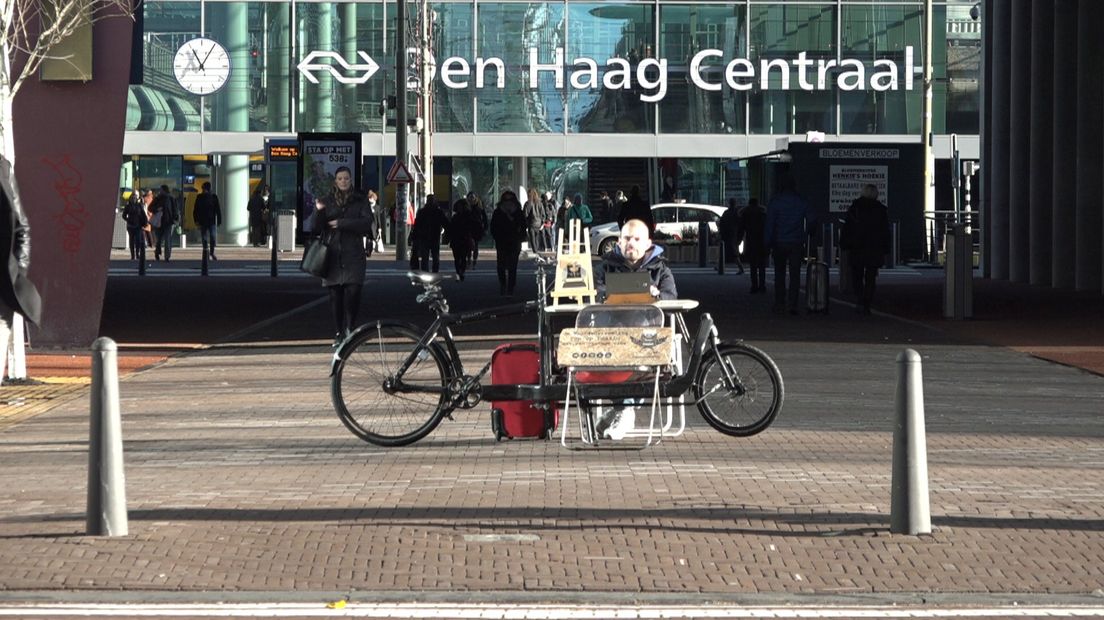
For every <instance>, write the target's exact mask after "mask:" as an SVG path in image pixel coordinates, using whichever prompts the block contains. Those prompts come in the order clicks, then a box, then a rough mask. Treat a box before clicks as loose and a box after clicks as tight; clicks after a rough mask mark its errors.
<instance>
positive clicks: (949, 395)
mask: <svg viewBox="0 0 1104 620" xmlns="http://www.w3.org/2000/svg"><path fill="white" fill-rule="evenodd" d="M764 346H766V347H767V348H768V350H771V352H772V353H773V354H774V355H775V356H776V357H777V359H778V361H779V364H780V365H781V366H782V367H783V368H784V369H785V371H786V373H787V376H788V377H790V378H791V379H790V382H789V384H788V392H789V396H788V402H787V408H786V411H785V412H784V414H783V416H782V417H781V418H780V419H779V420H778V422H777V423H776V425H775V426H774V427H772V428H771V429H769V430H768V431H767V432H765V433H763V434H762V435H759V436H757V437H755V438H750V439H731V438H726V437H722V436H720V435H718V434H716V433H713V432H712V431H708V430H707V429H705V428H701V424H700V423H699V424H697V425H695V426H694V427H693V428H692V429H691V430H690V431H688V434H687V436H686V437H683V438H680V439H677V440H672V441H668V442H665V443H663V444H661V445H660V446H658V447H655V448H653V449H650V450H647V451H644V452H636V453H625V452H615V453H610V452H605V453H581V454H580V453H574V452H567V451H564V450H562V449H561V448H560V447H559V446H558V444H555V443H549V442H509V443H495V442H494V441H493V440H491V439H490V434H489V428H488V420H487V416H486V415H484V413H485V412H479V413H477V412H465V413H462V414H459V415H458V416H457V417H458V420H457V421H455V422H448V421H446V422H445V424H444V426H443V427H442V428H441V429H439V430H438V431H437V432H436V433H435V434H434V435H432V436H431V437H430V438H429V439H427V440H426V441H424V442H422V443H420V444H417V445H415V446H411V447H408V448H402V449H381V448H375V447H372V446H369V445H367V444H363V443H361V442H359V441H358V440H356V439H355V438H353V437H352V436H351V435H349V434H348V433H347V432H346V431H345V430H344V429H343V427H342V426H341V425H340V423H339V422H338V421H337V419H336V417H335V416H334V414H333V413H332V411H331V410H330V408H329V404H328V402H327V390H326V387H327V382H326V377H325V371H324V368H325V363H326V360H327V358H328V353H329V352H328V350H326V349H324V348H322V347H297V348H291V349H287V350H280V349H272V348H264V349H251V348H249V347H230V348H225V349H223V348H220V349H216V350H213V351H208V352H204V353H191V354H187V355H183V356H178V357H174V358H171V359H169V360H168V361H166V362H165V363H164V364H162V365H161V366H159V367H158V368H157V369H156V370H153V371H149V372H143V373H138V374H135V375H133V376H131V377H129V378H127V379H126V380H125V381H123V386H122V391H123V402H122V407H123V411H124V419H125V422H124V435H125V437H126V439H127V445H126V450H127V493H128V500H129V510H130V521H131V523H130V532H131V533H130V536H127V537H123V538H106V537H84V536H81V535H80V533H81V531H82V530H83V519H84V515H83V506H84V477H85V473H84V472H85V467H86V458H87V457H86V454H85V450H84V446H83V442H84V439H85V436H86V432H87V430H86V423H85V422H84V420H85V419H86V416H87V405H86V404H84V403H79V404H78V403H71V404H68V405H66V406H65V407H59V408H57V409H55V410H54V411H51V412H49V413H48V414H45V415H41V416H38V417H35V418H33V419H30V420H28V421H25V422H23V423H22V424H20V425H18V426H16V427H14V428H11V429H8V430H7V431H5V432H4V433H3V435H0V448H2V450H0V472H2V473H0V479H2V482H3V487H4V488H5V489H9V491H8V492H7V493H6V494H5V496H4V497H3V499H2V500H0V584H2V585H3V588H5V589H9V590H28V589H48V590H49V589H66V590H68V589H81V590H84V589H92V590H117V589H126V590H146V589H152V590H185V591H198V590H230V591H242V590H300V591H322V590H326V591H333V590H340V591H350V592H354V593H360V595H361V596H364V595H365V593H367V592H374V591H441V592H446V591H448V592H455V591H486V590H495V591H515V592H548V593H553V592H556V591H560V590H577V589H578V590H583V591H593V592H631V593H657V592H667V593H687V594H689V593H693V594H700V593H714V594H717V595H722V594H734V593H775V594H778V593H795V594H796V593H808V594H820V595H829V594H840V593H909V592H934V593H941V592H942V593H1006V594H1017V593H1034V594H1042V593H1051V594H1060V593H1078V594H1085V593H1091V592H1093V591H1094V590H1099V589H1100V588H1101V587H1102V585H1104V584H1102V579H1104V578H1102V575H1101V569H1100V567H1101V566H1104V535H1102V531H1104V476H1101V475H1100V474H1101V470H1102V469H1104V424H1102V421H1101V418H1100V415H1099V405H1098V403H1099V402H1100V400H1101V398H1102V397H1104V382H1102V381H1101V380H1100V378H1098V377H1095V376H1093V375H1089V374H1086V373H1083V372H1080V371H1077V370H1073V369H1069V368H1065V367H1061V366H1055V365H1052V364H1047V363H1045V362H1042V361H1039V360H1035V359H1032V358H1030V357H1026V356H1023V355H1020V354H1017V353H1015V352H1009V351H1002V350H993V349H991V348H987V347H945V348H934V347H933V348H931V349H929V351H928V352H927V353H926V355H927V359H926V364H927V365H928V366H929V367H930V368H931V370H930V371H928V373H927V374H926V384H925V389H926V391H927V393H928V396H929V398H928V402H927V411H928V422H929V425H928V440H929V443H928V455H929V457H928V458H929V467H930V471H931V495H932V513H933V523H934V526H935V530H936V531H935V532H934V533H933V535H931V536H925V537H911V536H901V535H891V534H889V533H888V503H889V484H890V467H889V459H890V450H891V433H892V421H891V405H890V403H891V399H892V390H893V387H892V382H891V381H885V380H884V378H883V377H878V376H877V374H884V373H860V374H858V375H857V376H855V377H854V378H853V379H852V381H850V382H848V383H847V384H844V385H841V384H839V383H838V382H835V381H832V380H831V377H830V376H825V372H824V371H823V365H821V364H819V363H818V361H819V360H816V359H809V356H808V355H807V354H806V353H805V352H804V351H803V347H801V346H799V345H797V344H794V343H785V342H776V343H764ZM818 349H822V351H819V353H820V354H821V355H825V356H843V355H846V356H848V357H849V358H850V359H851V360H853V361H854V363H855V365H856V366H859V367H877V366H881V365H884V359H885V358H892V356H893V355H895V351H896V347H895V346H894V345H884V346H879V345H866V346H856V345H853V344H835V345H833V344H823V345H821V346H820V347H818ZM833 349H834V350H833ZM483 353H484V355H486V354H487V352H486V351H484V352H483ZM878 360H882V361H881V362H879V361H878ZM817 368H821V369H822V370H820V371H819V372H818V371H817ZM964 368H973V369H976V370H977V372H975V373H974V376H973V377H972V378H971V379H970V381H969V382H962V381H960V380H959V379H958V375H959V374H960V373H961V371H962V370H963V369H964ZM310 369H314V370H313V371H311V370H310ZM891 372H892V370H890V373H891ZM828 374H830V373H828ZM798 377H802V378H804V380H801V379H797V378H798ZM833 385H834V386H835V387H834V388H833V387H832V386H833ZM1011 385H1016V386H1018V387H1017V390H1016V392H1017V394H1015V395H1011V394H1003V395H1002V392H1007V391H1008V390H1009V386H1011ZM196 386H203V388H202V390H201V391H200V390H197V389H196ZM1059 392H1062V393H1066V394H1071V393H1072V394H1075V395H1074V396H1061V397H1059V396H1058V393H1059ZM215 402H218V403H219V405H218V406H211V405H212V404H213V403H215ZM825 402H831V406H830V407H826V406H825V405H824V403H825ZM503 534H506V535H522V536H519V537H517V538H520V539H518V540H505V541H499V542H485V539H482V538H479V537H480V536H485V535H503ZM534 536H535V539H533V538H532V537H534Z"/></svg>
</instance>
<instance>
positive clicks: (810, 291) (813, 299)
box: [805, 258, 828, 314]
mask: <svg viewBox="0 0 1104 620" xmlns="http://www.w3.org/2000/svg"><path fill="white" fill-rule="evenodd" d="M805 303H806V308H807V310H808V311H809V312H819V313H823V314H828V263H825V262H824V261H820V260H817V259H815V258H810V259H809V261H808V266H807V267H806V268H805Z"/></svg>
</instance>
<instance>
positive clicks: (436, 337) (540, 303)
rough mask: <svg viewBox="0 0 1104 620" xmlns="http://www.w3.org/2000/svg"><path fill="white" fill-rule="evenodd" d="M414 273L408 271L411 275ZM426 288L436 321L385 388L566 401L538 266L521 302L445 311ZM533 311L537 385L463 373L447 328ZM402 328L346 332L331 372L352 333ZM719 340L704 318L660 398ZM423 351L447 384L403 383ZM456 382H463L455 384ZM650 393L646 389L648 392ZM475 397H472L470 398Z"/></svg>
mask: <svg viewBox="0 0 1104 620" xmlns="http://www.w3.org/2000/svg"><path fill="white" fill-rule="evenodd" d="M414 273H415V272H411V275H412V276H413V274H414ZM422 285H423V286H425V287H426V294H425V296H421V295H420V296H419V300H420V301H423V302H424V303H428V304H429V305H430V307H431V309H432V310H433V312H434V314H435V315H436V318H435V319H434V320H433V322H432V323H431V324H430V326H429V327H428V328H426V329H425V330H424V332H423V334H422V336H421V338H420V339H419V341H418V343H417V344H416V345H415V346H414V348H413V349H412V350H411V351H410V353H409V354H408V355H407V356H406V358H405V359H404V360H403V362H402V364H401V365H400V366H399V368H398V369H397V370H396V372H395V374H394V376H393V377H391V378H390V379H389V382H393V383H391V384H390V385H389V386H388V389H391V390H394V391H396V392H429V393H441V392H442V390H443V391H445V392H446V393H447V394H448V395H449V410H450V411H451V410H452V409H455V408H456V407H464V408H470V407H473V406H475V405H476V404H478V402H479V401H483V400H491V401H520V400H523V401H535V402H539V403H542V404H544V405H549V404H551V403H553V402H556V401H562V400H566V399H567V398H568V392H567V382H566V380H565V378H564V375H562V374H557V373H556V372H555V370H554V367H553V357H552V353H553V348H554V339H553V336H552V321H551V314H549V313H548V312H545V301H544V300H545V299H546V298H547V284H546V282H545V278H544V268H543V266H538V290H539V292H538V299H537V300H533V301H526V302H523V303H517V304H509V305H504V306H495V307H492V308H486V309H482V310H474V311H470V312H461V313H452V312H449V310H448V303H447V300H446V299H445V297H444V295H443V294H441V293H440V289H439V284H437V283H433V284H430V283H426V282H422ZM533 312H537V313H538V314H539V318H538V321H537V340H538V344H537V347H538V351H539V354H540V370H539V381H538V383H536V384H498V385H496V384H490V385H483V384H482V383H481V380H482V378H483V377H484V376H486V374H487V371H488V370H490V366H491V363H490V362H487V364H486V365H484V366H483V368H482V369H481V370H480V371H479V372H478V373H477V374H475V375H473V376H469V375H467V374H465V372H464V364H463V360H462V359H461V356H460V352H459V350H458V349H457V346H456V340H455V338H454V337H453V334H452V327H453V326H455V325H463V324H465V323H475V322H479V321H487V320H492V319H496V318H499V317H504V316H516V315H522V314H530V313H533ZM385 324H386V325H394V326H402V327H405V328H407V329H409V330H411V331H413V332H415V333H417V332H418V331H419V330H420V328H419V327H418V326H416V325H413V324H408V323H402V322H389V321H373V322H371V323H367V324H365V325H362V326H361V327H359V328H358V329H357V330H356V331H355V332H353V334H351V335H350V336H349V337H348V338H347V339H346V340H345V342H344V343H342V345H341V346H340V347H339V348H338V350H337V351H336V352H335V353H334V358H333V364H332V366H331V374H332V373H333V372H334V371H335V370H336V368H337V363H338V362H339V360H340V359H342V358H343V357H344V356H345V352H346V349H347V348H348V347H350V346H352V343H353V342H355V341H356V340H357V339H356V334H358V333H360V332H362V331H364V330H367V329H379V328H380V327H382V326H383V325H385ZM718 343H719V340H718V337H717V331H716V328H715V326H714V324H713V318H712V317H711V316H710V315H709V314H708V313H704V314H703V315H702V319H701V323H700V324H699V326H698V333H697V335H696V337H695V339H694V341H693V343H692V345H691V346H692V349H691V352H690V360H689V363H688V364H687V365H686V368H685V371H684V372H683V373H682V374H680V375H675V376H674V377H672V378H670V379H669V380H667V381H662V382H660V386H659V387H660V389H659V394H660V397H661V398H671V397H678V396H682V395H683V394H685V393H686V392H687V390H689V389H690V386H691V385H692V383H693V379H694V376H695V375H696V374H697V372H698V368H699V366H700V365H701V361H702V359H703V358H704V356H705V352H706V348H707V347H712V348H713V349H714V351H716V349H717V346H718ZM422 349H434V350H436V351H437V352H438V353H439V354H440V355H441V357H442V358H443V359H444V360H445V362H446V364H447V366H448V369H449V381H448V382H447V384H446V385H445V386H444V387H440V386H430V385H408V384H405V383H403V381H402V377H403V375H404V374H405V373H406V371H407V370H409V369H410V367H411V366H412V365H413V364H414V362H415V361H416V360H417V357H418V353H419V351H421V350H422ZM722 368H723V372H724V373H725V375H726V379H728V381H729V382H731V380H732V376H731V373H732V371H731V370H730V369H729V368H727V367H726V366H725V365H723V364H722ZM457 380H460V381H462V383H460V384H459V385H457V384H456V382H457ZM579 387H581V388H583V393H584V394H585V397H586V398H588V399H626V398H639V397H641V395H642V394H641V387H640V385H639V384H634V383H613V384H587V385H585V386H579ZM648 392H649V393H651V390H650V389H649V390H648ZM472 396H474V397H475V399H474V400H471V397H472Z"/></svg>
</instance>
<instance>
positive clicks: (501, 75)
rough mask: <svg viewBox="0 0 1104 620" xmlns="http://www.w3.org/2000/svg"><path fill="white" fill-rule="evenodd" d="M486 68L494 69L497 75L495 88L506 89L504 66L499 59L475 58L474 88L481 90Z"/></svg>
mask: <svg viewBox="0 0 1104 620" xmlns="http://www.w3.org/2000/svg"><path fill="white" fill-rule="evenodd" d="M487 67H494V68H495V72H496V73H497V75H498V79H497V80H496V82H495V86H496V87H498V88H499V89H502V88H506V65H504V64H502V59H501V58H476V59H475V87H476V88H483V84H484V80H483V77H484V76H485V75H486V73H487Z"/></svg>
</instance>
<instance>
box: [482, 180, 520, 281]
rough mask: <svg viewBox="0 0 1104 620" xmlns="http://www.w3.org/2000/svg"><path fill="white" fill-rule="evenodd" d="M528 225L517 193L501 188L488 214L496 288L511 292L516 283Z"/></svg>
mask: <svg viewBox="0 0 1104 620" xmlns="http://www.w3.org/2000/svg"><path fill="white" fill-rule="evenodd" d="M527 228H528V226H527V224H526V222H525V213H524V212H523V210H522V207H521V203H519V202H518V199H517V195H516V194H514V192H513V191H511V190H506V191H504V192H502V198H501V199H499V201H498V204H497V205H496V206H495V210H494V213H493V214H492V215H491V236H492V237H494V242H495V260H496V263H495V264H496V267H497V268H498V292H499V294H500V295H513V294H514V287H515V286H516V285H517V266H518V255H519V254H520V253H521V242H522V241H523V240H524V239H525V234H526V230H527Z"/></svg>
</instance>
